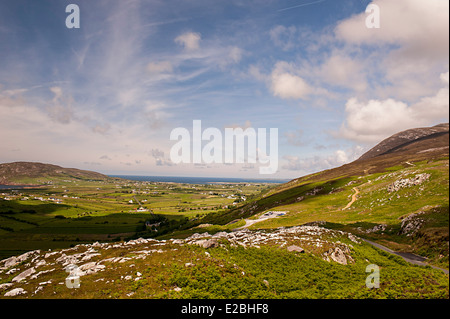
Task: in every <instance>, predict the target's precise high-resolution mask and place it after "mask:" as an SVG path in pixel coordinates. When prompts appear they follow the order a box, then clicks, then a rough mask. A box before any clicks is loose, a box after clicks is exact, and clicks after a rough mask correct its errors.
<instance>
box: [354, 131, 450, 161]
mask: <svg viewBox="0 0 450 319" xmlns="http://www.w3.org/2000/svg"><path fill="white" fill-rule="evenodd" d="M448 132H449V124H448V123H443V124H439V125H435V126H433V127H425V128H415V129H409V130H406V131H402V132H399V133H397V134H394V135H392V136H391V137H389V138H387V139H385V140H383V141H382V142H380V143H379V144H377V145H376V146H375V147H373V148H372V149H370V150H369V151H368V152H366V153H365V154H363V155H362V156H361V157H360V158H359V159H360V160H365V159H369V158H374V157H376V156H380V155H383V154H387V153H390V152H393V151H395V150H396V149H401V148H403V147H406V146H407V145H409V144H412V143H416V142H419V141H421V140H427V141H429V142H430V141H433V139H435V138H436V139H437V138H438V137H439V136H445V135H447V138H448ZM430 148H432V147H431V145H430Z"/></svg>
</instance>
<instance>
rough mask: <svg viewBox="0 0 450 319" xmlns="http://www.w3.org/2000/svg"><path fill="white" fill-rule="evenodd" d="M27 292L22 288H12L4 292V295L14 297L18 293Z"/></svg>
mask: <svg viewBox="0 0 450 319" xmlns="http://www.w3.org/2000/svg"><path fill="white" fill-rule="evenodd" d="M26 293H27V292H26V291H25V289H23V288H14V289H13V290H10V291H8V292H7V293H6V294H4V296H5V297H15V296H18V295H24V294H26Z"/></svg>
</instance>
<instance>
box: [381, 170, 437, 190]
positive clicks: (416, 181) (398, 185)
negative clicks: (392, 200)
mask: <svg viewBox="0 0 450 319" xmlns="http://www.w3.org/2000/svg"><path fill="white" fill-rule="evenodd" d="M430 176H431V175H430V174H428V173H423V174H417V175H416V176H414V177H412V178H404V179H399V180H396V181H395V182H394V183H392V184H390V185H389V186H388V187H387V191H388V192H389V193H392V192H396V191H398V190H400V189H402V188H405V187H410V186H416V185H420V184H422V183H423V182H424V181H426V180H428V179H429V178H430Z"/></svg>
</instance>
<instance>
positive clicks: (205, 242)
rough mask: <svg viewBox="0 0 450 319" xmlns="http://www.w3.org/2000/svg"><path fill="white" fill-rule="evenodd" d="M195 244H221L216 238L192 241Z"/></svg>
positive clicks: (209, 246)
mask: <svg viewBox="0 0 450 319" xmlns="http://www.w3.org/2000/svg"><path fill="white" fill-rule="evenodd" d="M192 244H194V245H198V246H200V247H203V248H212V247H217V246H219V242H218V241H217V240H215V239H201V240H196V241H194V242H192Z"/></svg>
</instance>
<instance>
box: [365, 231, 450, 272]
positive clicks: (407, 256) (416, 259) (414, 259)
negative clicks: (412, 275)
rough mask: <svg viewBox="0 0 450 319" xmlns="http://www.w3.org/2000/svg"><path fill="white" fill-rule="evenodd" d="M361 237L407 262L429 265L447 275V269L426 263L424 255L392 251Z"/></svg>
mask: <svg viewBox="0 0 450 319" xmlns="http://www.w3.org/2000/svg"><path fill="white" fill-rule="evenodd" d="M361 239H362V240H364V241H365V242H366V243H368V244H371V245H372V246H375V247H377V248H379V249H381V250H384V251H385V252H388V253H390V254H394V255H397V256H400V257H402V258H403V259H404V260H405V261H407V262H409V263H411V264H414V265H419V266H430V267H431V268H434V269H439V270H442V271H443V272H444V273H446V274H447V275H448V269H444V268H439V267H436V266H433V265H429V264H427V263H426V262H425V260H426V258H425V257H422V256H418V255H415V254H412V253H405V252H398V251H393V250H392V249H389V248H387V247H386V246H383V245H380V244H377V243H375V242H373V241H370V240H368V239H364V238H361Z"/></svg>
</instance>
